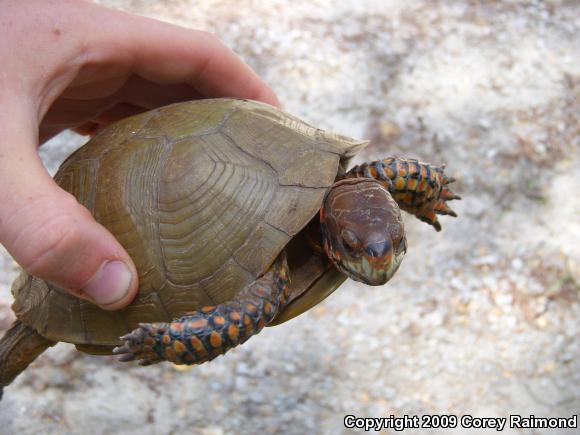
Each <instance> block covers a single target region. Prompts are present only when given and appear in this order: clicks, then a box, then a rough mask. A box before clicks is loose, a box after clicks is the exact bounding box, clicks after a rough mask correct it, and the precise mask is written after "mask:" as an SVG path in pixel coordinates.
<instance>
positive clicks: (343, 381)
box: [0, 0, 580, 435]
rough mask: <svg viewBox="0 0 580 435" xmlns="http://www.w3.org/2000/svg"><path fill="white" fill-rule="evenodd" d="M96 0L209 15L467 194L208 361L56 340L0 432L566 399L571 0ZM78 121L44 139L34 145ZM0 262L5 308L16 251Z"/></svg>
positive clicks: (290, 86)
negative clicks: (390, 249) (381, 275)
mask: <svg viewBox="0 0 580 435" xmlns="http://www.w3.org/2000/svg"><path fill="white" fill-rule="evenodd" d="M101 3H103V4H106V5H109V6H112V7H117V8H121V9H124V10H127V11H131V12H137V13H141V14H145V15H148V16H152V17H156V18H160V19H164V20H167V21H171V22H174V23H178V24H182V25H185V26H190V27H193V28H201V29H207V30H210V31H212V32H214V33H216V34H217V35H218V36H220V37H221V38H222V39H223V40H225V41H226V43H228V44H229V45H230V46H232V47H233V48H234V49H235V50H236V51H237V52H238V53H240V54H241V55H242V56H243V57H244V59H245V60H246V61H247V62H248V63H249V64H250V65H252V67H254V68H255V69H256V70H257V71H258V72H259V73H260V74H261V75H262V76H263V77H264V78H265V79H266V80H267V81H268V82H269V83H271V84H272V86H273V87H274V88H275V90H276V91H277V92H278V94H279V96H280V98H281V100H282V101H283V103H284V104H285V107H286V109H287V110H288V111H290V112H292V113H294V114H296V115H298V116H301V117H303V118H304V119H306V120H308V121H310V122H312V123H313V124H315V125H317V126H320V127H322V128H326V129H332V130H337V131H339V132H341V133H344V134H348V135H351V136H354V137H368V138H371V139H372V140H373V143H372V146H371V147H370V149H369V150H368V152H367V154H366V155H365V156H362V157H363V158H364V159H368V158H378V157H380V156H384V155H386V154H398V155H401V156H409V157H411V156H414V157H418V158H420V159H422V160H426V161H431V162H433V163H441V162H446V163H447V165H448V172H449V173H450V174H453V175H454V176H457V178H459V181H458V183H456V186H455V189H456V190H457V192H458V193H460V194H461V195H462V196H463V198H464V200H463V201H461V202H458V203H455V204H453V206H454V208H455V209H456V211H457V212H458V213H459V215H460V216H459V218H458V219H448V218H444V219H443V220H442V221H443V227H444V228H443V231H442V232H441V233H435V232H434V231H432V229H431V228H429V227H428V226H426V225H424V224H423V223H421V222H418V221H416V220H414V219H413V218H407V219H406V224H407V232H408V236H409V252H408V255H407V258H406V260H405V261H404V263H403V265H402V267H401V269H400V270H399V272H398V274H397V276H396V277H395V278H394V279H393V280H392V281H391V282H390V283H389V284H388V285H387V286H386V287H384V288H369V287H365V286H363V285H359V284H357V283H354V282H350V281H349V282H347V283H346V284H345V285H344V286H343V287H342V288H341V289H340V290H339V291H337V292H336V293H335V294H334V295H333V296H331V297H330V298H329V299H328V300H327V301H325V302H324V303H323V304H321V305H319V306H318V307H316V308H315V309H313V310H311V311H310V312H309V313H307V314H305V315H303V316H301V317H300V318H298V319H295V320H293V321H291V322H288V323H286V324H284V325H282V326H279V327H276V328H271V329H267V330H266V331H264V332H263V333H262V334H261V335H260V336H258V337H255V338H253V339H252V340H250V341H249V342H248V343H247V344H246V345H244V346H242V347H240V348H238V349H235V350H234V351H232V352H231V353H229V354H228V355H227V356H226V357H223V358H219V359H218V360H216V361H214V362H212V363H210V364H206V365H203V366H200V367H194V368H186V369H180V368H177V367H173V366H171V365H169V364H166V365H160V366H156V367H151V368H147V369H141V368H136V367H133V366H128V365H121V364H116V363H114V361H113V358H107V357H90V356H84V355H81V354H79V353H77V352H76V351H74V349H73V348H72V346H69V345H64V344H61V345H58V346H56V347H55V348H53V349H51V350H50V351H49V352H47V353H46V354H45V355H43V356H42V357H41V358H39V360H38V361H37V362H36V363H35V364H34V366H33V367H31V368H30V369H29V370H28V371H27V372H26V373H25V374H24V375H22V376H21V377H19V378H18V379H17V381H16V382H15V383H14V384H13V385H12V386H11V387H9V388H7V389H6V391H5V398H4V400H3V401H2V403H1V405H0V433H3V434H4V433H5V434H16V433H19V434H33V433H34V434H111V433H115V434H137V433H138V434H178V433H193V434H203V435H218V434H225V433H232V432H234V431H237V432H239V433H243V434H253V433H259V432H261V433H287V434H305V433H333V434H337V433H351V430H348V429H345V428H344V427H343V418H344V416H345V415H346V414H354V415H357V416H373V417H385V416H389V415H391V414H393V415H398V416H401V415H405V414H407V415H426V414H454V415H457V416H461V415H467V414H470V415H477V416H484V417H505V416H507V415H510V414H521V415H525V416H528V415H530V414H533V415H535V416H542V417H548V416H550V417H556V416H561V417H570V416H572V415H573V414H576V413H578V412H579V410H580V340H579V339H578V336H579V332H580V321H579V319H580V196H579V194H578V192H579V190H580V171H579V170H578V168H579V167H580V152H579V150H580V123H579V120H578V113H579V112H580V104H579V103H578V99H579V97H580V57H579V55H578V53H580V40H579V39H578V35H579V34H580V4H579V3H578V1H576V0H569V1H565V0H564V1H555V0H552V1H525V0H504V1H491V0H487V1H485V0H481V1H452V0H448V1H444V0H439V1H436V0H435V1H434V0H416V1H415V0H407V1H404V0H364V1H362V0H349V1H342V2H335V1H330V0H316V1H311V0H310V1H306V0H294V1H292V2H287V1H283V0H269V1H267V2H265V1H263V2H261V1H257V0H256V1H245V2H237V1H233V0H222V1H217V0H213V1H204V2H194V1H186V0H183V1H171V2H169V1H167V2H159V1H151V0H147V1H145V0H141V1H130V0H117V1H113V0H107V1H101ZM81 141H82V140H81V139H79V138H78V137H74V136H72V135H70V134H65V135H61V136H59V137H58V138H56V139H55V140H53V141H52V142H51V143H50V144H48V145H47V146H45V147H43V148H44V150H43V151H42V152H43V155H44V157H45V158H46V161H47V165H48V166H49V167H51V169H52V170H54V169H55V168H56V167H57V166H58V162H59V161H60V160H61V159H62V158H63V157H64V156H65V155H67V154H68V153H69V152H70V150H71V149H73V148H74V147H76V146H78V144H79V143H81ZM0 271H1V272H2V274H1V277H0V304H1V305H0V307H4V308H3V310H0V327H6V326H7V325H8V324H9V323H10V321H11V313H10V311H9V309H8V308H7V307H8V306H9V304H10V303H11V297H10V295H9V284H10V282H11V281H12V279H13V278H14V277H15V275H16V265H15V264H14V262H13V261H12V260H11V259H10V257H9V256H8V255H5V254H3V255H0ZM387 432H388V431H387ZM407 432H410V433H422V434H423V433H424V434H429V433H463V432H466V433H467V432H469V433H482V432H483V431H481V430H478V431H476V430H468V429H456V430H455V431H448V430H434V429H420V430H419V429H418V430H411V431H407ZM490 432H495V430H494V429H491V430H490ZM393 433H394V432H393ZM504 433H518V434H543V433H546V434H558V433H564V431H562V430H558V429H555V430H549V429H538V430H534V429H521V430H516V429H509V428H506V429H505V430H504ZM567 433H579V430H578V429H576V431H572V430H571V431H569V432H567Z"/></svg>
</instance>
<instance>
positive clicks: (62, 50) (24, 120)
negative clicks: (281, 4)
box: [0, 0, 279, 310]
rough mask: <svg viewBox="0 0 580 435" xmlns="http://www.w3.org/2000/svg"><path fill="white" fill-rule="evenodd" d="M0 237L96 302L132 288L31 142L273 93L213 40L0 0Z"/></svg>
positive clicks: (99, 233) (109, 244)
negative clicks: (152, 112) (198, 102)
mask: <svg viewBox="0 0 580 435" xmlns="http://www.w3.org/2000/svg"><path fill="white" fill-rule="evenodd" d="M0 34H1V35H2V37H1V38H0V59H2V61H1V63H0V186H2V187H1V188H0V243H2V245H4V246H5V247H6V249H7V250H8V252H9V253H10V254H11V255H12V256H13V257H14V258H15V259H16V261H17V262H18V263H19V264H20V265H21V266H22V267H23V268H24V269H26V270H27V271H28V272H29V273H30V274H32V275H35V276H38V277H40V278H42V279H45V280H48V281H51V282H53V283H55V284H57V285H59V286H61V287H62V288H64V289H67V290H68V291H70V292H71V293H72V294H74V295H76V296H78V297H80V298H84V299H87V300H90V301H92V302H94V303H96V304H98V305H100V306H101V307H103V308H105V309H110V310H114V309H120V308H122V307H124V306H126V305H127V304H129V303H130V302H131V300H132V299H133V298H134V296H135V294H136V292H137V286H138V282H137V274H136V271H135V266H134V264H133V262H132V261H131V259H130V257H129V255H128V254H127V253H126V252H125V250H124V249H123V247H122V246H121V245H120V244H119V243H118V242H117V241H116V239H115V238H114V237H113V236H112V235H111V234H110V233H109V232H108V231H107V230H106V229H105V228H104V227H102V226H101V225H99V224H98V223H97V222H96V221H95V220H94V219H93V217H92V216H91V215H90V213H89V212H88V211H87V210H86V209H85V208H84V207H82V206H81V205H79V204H78V202H77V201H76V199H75V198H74V197H73V196H71V195H70V194H68V193H67V192H65V191H63V190H62V189H60V188H59V187H58V186H57V185H56V184H55V183H54V181H53V180H52V178H51V177H50V175H49V174H48V172H47V171H46V169H45V168H44V166H43V164H42V162H41V160H40V158H39V156H38V147H39V145H41V144H42V143H43V142H45V141H46V140H48V139H49V138H51V137H52V136H54V135H56V134H58V133H59V132H61V131H63V130H66V129H73V130H75V131H77V132H79V133H82V134H91V133H94V132H95V131H97V130H98V129H99V128H100V127H102V126H105V125H107V124H109V123H111V122H114V121H116V120H118V119H120V118H123V117H125V116H128V115H131V114H135V113H139V112H143V111H145V110H149V109H153V108H155V107H159V106H163V105H166V104H170V103H174V102H177V101H184V100H190V99H194V98H212V97H239V98H249V99H254V100H259V101H263V102H265V103H269V104H272V105H275V106H279V102H278V100H277V98H276V95H275V94H274V92H273V91H272V90H271V89H270V88H269V87H268V86H267V85H266V84H265V83H264V82H263V81H262V80H261V79H260V78H259V77H258V76H257V75H256V73H255V72H254V71H252V70H251V69H250V68H249V67H248V66H247V65H246V64H245V63H244V62H243V61H242V60H241V59H240V58H239V57H238V56H237V55H236V54H235V53H234V52H232V51H231V50H230V49H229V48H227V47H226V46H225V45H223V44H222V43H221V42H220V41H219V40H218V39H217V38H216V37H214V36H213V35H211V34H209V33H206V32H201V31H196V30H190V29H185V28H181V27H177V26H173V25H170V24H167V23H163V22H160V21H156V20H152V19H148V18H144V17H139V16H134V15H130V14H126V13H123V12H119V11H114V10H110V9H106V8H103V7H100V6H98V5H94V4H92V3H89V2H85V1H81V0H70V1H65V0H55V1H51V0H26V1H22V0H0Z"/></svg>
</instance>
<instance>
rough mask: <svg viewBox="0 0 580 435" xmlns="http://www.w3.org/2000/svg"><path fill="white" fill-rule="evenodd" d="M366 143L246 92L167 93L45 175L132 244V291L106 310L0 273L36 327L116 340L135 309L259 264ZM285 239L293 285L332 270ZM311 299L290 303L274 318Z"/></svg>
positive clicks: (137, 316) (181, 305)
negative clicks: (185, 96)
mask: <svg viewBox="0 0 580 435" xmlns="http://www.w3.org/2000/svg"><path fill="white" fill-rule="evenodd" d="M365 145H366V142H361V141H355V140H352V139H349V138H346V137H343V136H340V135H336V134H331V133H327V132H324V131H322V130H320V129H316V128H313V127H312V126H310V125H308V124H306V123H304V122H303V121H301V120H299V119H297V118H295V117H293V116H290V115H288V114H287V113H285V112H282V111H280V110H278V109H275V108H273V107H271V106H268V105H265V104H262V103H257V102H254V101H246V100H233V99H214V100H198V101H191V102H185V103H177V104H173V105H170V106H166V107H162V108H159V109H155V110H152V111H150V112H146V113H143V114H140V115H136V116H133V117H130V118H126V119H124V120H121V121H119V122H117V123H115V124H112V125H110V126H109V127H107V128H105V129H103V130H102V131H100V132H99V133H98V134H97V135H96V136H95V137H94V138H93V139H91V140H90V141H89V142H88V143H87V144H85V145H84V146H83V147H81V148H80V149H78V150H77V151H76V152H75V153H73V154H72V155H71V156H70V157H69V158H68V159H67V160H66V161H65V162H64V163H63V164H62V166H61V167H60V169H59V171H58V173H57V174H56V176H55V180H56V181H57V183H58V184H59V185H60V186H61V187H62V188H64V189H65V190H67V191H69V192H71V193H72V194H73V195H74V196H75V197H76V198H77V200H78V201H79V202H80V203H81V204H83V205H84V206H85V207H86V208H87V209H89V211H90V212H91V213H92V214H93V215H94V216H95V218H96V220H97V221H98V222H100V223H101V224H102V225H104V226H105V227H106V228H107V229H108V230H109V231H111V233H112V234H113V235H114V236H115V237H116V238H117V239H118V240H119V242H120V243H121V244H122V245H123V246H124V248H125V249H126V250H127V252H128V253H129V255H130V256H131V257H132V259H133V261H134V262H135V266H136V267H137V271H138V274H139V292H138V295H137V297H136V298H135V300H134V301H133V302H132V303H131V304H130V305H129V306H128V307H126V308H124V309H122V310H119V311H105V310H102V309H101V308H99V307H98V306H96V305H94V304H92V303H90V302H87V301H84V300H80V299H77V298H75V297H73V296H71V295H69V294H68V293H67V292H65V291H64V290H62V289H61V288H59V287H57V286H55V285H53V284H51V283H47V282H45V281H42V280H40V279H38V278H35V277H32V276H29V275H26V274H23V275H22V276H21V277H20V278H19V279H17V281H16V282H15V283H14V285H13V293H14V296H15V303H14V306H13V308H14V311H15V312H16V315H17V316H18V318H19V319H20V320H21V321H22V322H23V323H25V324H27V325H29V326H32V327H33V328H35V329H36V330H37V331H38V332H39V333H40V334H42V335H43V336H45V337H47V338H49V339H51V340H55V341H66V342H71V343H76V344H78V345H81V349H82V346H83V345H85V347H86V348H87V349H89V351H90V348H91V345H101V346H112V345H116V344H118V343H119V337H120V336H121V335H124V334H126V333H127V332H129V331H131V330H132V329H134V328H136V327H137V326H138V324H139V323H140V322H155V321H160V322H167V321H171V320H172V319H175V318H177V317H180V316H182V315H183V314H184V313H187V312H191V311H193V310H196V309H199V308H201V307H202V306H205V305H215V304H219V303H222V302H224V301H227V300H229V299H231V298H232V297H233V296H234V295H235V294H236V293H237V292H239V291H240V290H241V289H243V288H244V287H245V286H246V285H247V284H249V283H251V282H253V281H254V280H256V278H258V277H259V276H261V275H262V274H264V273H265V271H267V269H268V268H269V267H270V265H271V264H272V263H273V261H274V260H275V258H276V257H277V256H278V254H279V253H280V252H281V251H282V250H283V249H284V248H285V247H286V246H287V245H288V243H289V242H290V241H291V240H292V239H293V238H295V236H296V235H297V234H298V233H299V232H300V231H301V230H302V229H303V228H304V227H305V226H306V225H307V224H308V222H309V221H311V220H312V218H313V217H314V216H315V215H316V213H317V211H318V210H319V209H320V206H321V203H322V199H323V196H324V193H325V192H326V190H327V189H328V188H329V187H330V186H331V185H332V184H333V182H334V181H335V178H336V176H337V173H338V172H339V170H341V168H342V169H344V168H345V167H346V164H347V163H348V160H349V159H350V157H352V156H353V155H354V154H356V152H358V151H359V150H360V149H361V148H362V147H364V146H365ZM297 240H298V239H297ZM291 251H292V253H291V258H290V259H289V263H290V267H291V279H292V280H293V286H292V288H293V294H295V295H296V297H298V296H300V295H303V294H305V293H307V290H309V289H310V288H311V287H312V286H314V285H317V286H318V287H319V290H322V293H324V292H325V291H326V293H327V294H328V293H329V292H331V291H332V290H334V288H335V287H336V286H338V285H339V284H340V282H342V280H343V279H344V278H341V277H338V276H336V275H334V277H333V278H331V279H330V281H328V278H327V279H326V280H325V279H323V276H327V275H328V273H327V272H328V270H329V265H328V264H325V263H324V261H323V260H319V259H315V258H314V256H313V254H312V252H310V249H309V248H308V247H307V245H306V244H305V243H302V242H296V243H294V245H293V249H292V250H291ZM325 288H326V289H325ZM299 299H300V298H299ZM314 303H316V302H315V301H314V302H313V300H310V301H307V303H305V304H304V303H301V304H299V306H298V308H296V306H294V307H293V312H292V314H290V315H288V316H287V318H290V317H293V316H294V315H296V314H298V313H299V311H300V310H304V309H307V308H308V307H309V306H311V305H313V304H314ZM93 350H94V349H93Z"/></svg>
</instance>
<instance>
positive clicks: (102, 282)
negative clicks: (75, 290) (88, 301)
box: [82, 260, 133, 305]
mask: <svg viewBox="0 0 580 435" xmlns="http://www.w3.org/2000/svg"><path fill="white" fill-rule="evenodd" d="M132 279H133V277H132V275H131V271H130V270H129V268H128V267H127V265H126V264H125V263H123V262H122V261H117V260H115V261H107V262H106V263H104V264H103V265H102V266H101V268H100V269H99V271H98V272H97V273H95V275H94V276H93V277H92V278H91V279H90V280H89V282H87V284H86V285H85V286H84V288H83V289H82V291H83V292H84V293H86V294H87V296H89V297H90V298H92V299H93V300H94V301H95V303H97V304H99V305H110V304H112V303H114V302H117V301H118V300H120V299H123V298H124V297H125V296H126V295H127V293H128V292H129V286H130V285H131V280H132Z"/></svg>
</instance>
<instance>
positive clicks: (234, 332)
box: [228, 325, 240, 343]
mask: <svg viewBox="0 0 580 435" xmlns="http://www.w3.org/2000/svg"><path fill="white" fill-rule="evenodd" d="M239 335H240V329H239V328H238V327H237V326H235V325H230V326H229V327H228V337H229V338H230V340H231V341H233V342H234V343H235V342H236V341H237V340H238V337H239Z"/></svg>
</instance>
